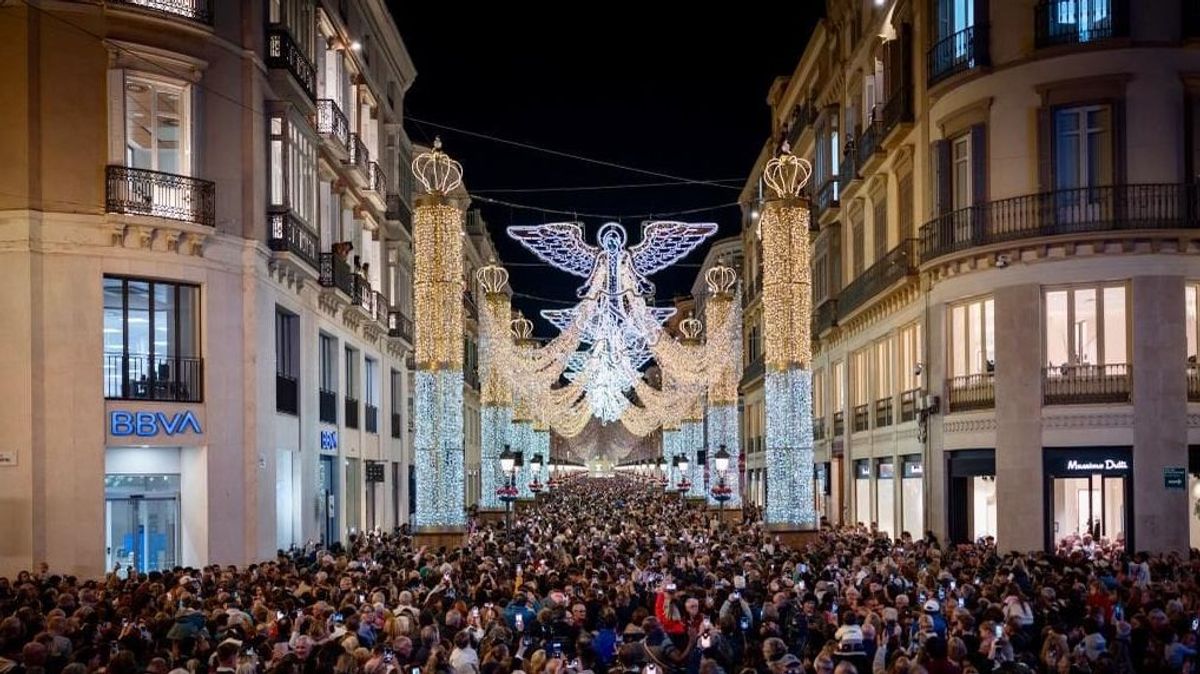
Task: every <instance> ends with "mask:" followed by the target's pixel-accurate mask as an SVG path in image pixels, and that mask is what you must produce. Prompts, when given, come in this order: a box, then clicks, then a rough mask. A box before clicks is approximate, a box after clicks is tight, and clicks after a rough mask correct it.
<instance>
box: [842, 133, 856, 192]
mask: <svg viewBox="0 0 1200 674" xmlns="http://www.w3.org/2000/svg"><path fill="white" fill-rule="evenodd" d="M857 159H858V151H857V150H855V149H854V144H853V143H848V144H847V145H846V151H845V153H843V154H842V159H841V163H840V164H838V179H837V184H838V194H839V196H840V195H841V194H845V192H846V188H848V187H850V183H852V182H854V181H855V180H858V178H859V176H858V161H857Z"/></svg>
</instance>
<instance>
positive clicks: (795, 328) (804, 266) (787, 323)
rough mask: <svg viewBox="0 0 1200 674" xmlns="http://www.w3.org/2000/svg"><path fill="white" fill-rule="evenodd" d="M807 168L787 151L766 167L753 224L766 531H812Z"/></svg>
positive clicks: (809, 269) (810, 304)
mask: <svg viewBox="0 0 1200 674" xmlns="http://www.w3.org/2000/svg"><path fill="white" fill-rule="evenodd" d="M811 175H812V165H811V164H809V162H808V161H806V160H804V159H801V158H799V157H796V156H795V155H793V154H791V153H790V152H788V151H787V150H786V148H785V150H784V152H783V154H781V155H780V156H778V157H775V158H773V159H771V160H770V161H768V162H767V165H766V167H765V168H764V170H763V181H764V182H765V183H766V184H767V185H768V187H770V189H771V190H772V191H773V192H774V195H775V198H774V199H772V200H770V201H768V202H767V204H766V208H765V211H764V212H763V214H762V218H761V220H760V221H759V235H760V236H761V237H762V250H763V346H764V363H765V366H766V372H765V375H764V389H765V394H766V417H767V429H766V431H767V437H766V465H767V484H768V485H769V488H768V491H767V503H766V508H765V510H764V513H763V518H764V521H765V522H766V523H767V524H768V525H782V526H796V527H800V528H816V526H817V514H816V509H815V504H814V501H813V484H812V474H813V448H812V445H813V441H812V373H811V372H809V371H808V368H809V367H810V363H811V361H812V343H811V342H812V336H811V334H810V330H811V317H812V277H811V268H810V257H809V234H808V230H809V209H808V207H807V204H806V203H805V202H804V200H803V199H802V198H801V197H800V193H801V190H803V188H804V185H805V184H806V183H807V182H808V179H809V177H810V176H811Z"/></svg>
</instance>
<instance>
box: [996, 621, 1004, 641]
mask: <svg viewBox="0 0 1200 674" xmlns="http://www.w3.org/2000/svg"><path fill="white" fill-rule="evenodd" d="M995 632H996V638H997V639H999V638H1000V637H1002V636H1004V625H1001V624H1000V623H996V627H995Z"/></svg>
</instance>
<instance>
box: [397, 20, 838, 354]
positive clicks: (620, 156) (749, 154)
mask: <svg viewBox="0 0 1200 674" xmlns="http://www.w3.org/2000/svg"><path fill="white" fill-rule="evenodd" d="M824 4H825V3H824V2H822V1H820V0H803V1H802V2H795V3H787V4H786V5H784V7H786V9H782V10H781V9H779V8H777V7H773V8H772V9H771V11H770V13H769V14H768V13H767V12H766V11H760V10H765V9H766V6H765V5H764V6H760V7H755V8H751V7H745V8H743V10H742V11H741V12H740V13H739V12H728V11H722V12H720V13H719V14H717V15H712V16H699V15H698V14H692V15H689V16H688V17H686V18H683V17H680V16H678V15H672V13H671V12H667V11H663V10H661V9H660V10H659V11H654V12H625V11H616V10H614V9H613V7H614V5H613V4H610V3H603V4H600V5H593V6H594V7H604V8H606V9H607V10H608V11H604V12H594V13H593V14H591V15H587V14H586V13H584V12H585V11H586V10H585V9H584V7H585V6H582V5H580V4H576V3H568V4H564V5H561V7H560V8H558V9H555V10H551V11H532V9H531V8H528V7H526V6H524V5H523V4H521V3H479V5H478V6H477V5H447V4H439V3H412V2H399V1H398V0H389V2H388V5H389V7H390V8H391V10H392V14H393V16H394V17H395V20H396V24H397V25H398V26H399V28H400V33H401V35H402V36H403V38H404V41H405V43H406V45H407V47H408V50H409V53H410V54H411V56H412V59H413V61H414V63H415V64H416V68H417V79H416V83H415V84H414V86H413V88H412V89H411V90H410V91H409V94H408V96H407V98H406V101H405V115H406V117H407V129H408V133H409V136H410V137H411V138H412V139H413V141H414V142H418V143H429V142H431V141H432V140H433V137H434V136H435V135H439V134H440V135H441V136H442V139H443V142H444V143H445V149H446V150H447V151H448V152H449V153H450V154H451V156H453V157H454V158H456V159H458V160H459V161H461V162H462V163H463V166H464V172H465V176H466V184H467V188H468V190H469V191H470V193H471V194H472V196H477V197H487V198H491V199H499V200H503V201H506V202H511V203H515V204H521V205H523V206H536V207H540V208H547V209H561V210H566V211H572V212H578V213H580V214H584V213H590V214H598V215H601V214H602V215H618V216H622V217H620V218H600V217H588V216H583V215H581V217H580V218H578V219H582V221H583V222H585V223H586V226H587V231H588V242H589V243H594V240H593V239H592V237H593V236H594V235H595V232H596V230H597V229H598V228H599V226H600V225H601V224H603V223H604V222H606V221H608V220H609V219H616V220H619V221H620V222H621V223H622V224H624V225H625V226H626V228H627V229H629V230H630V240H631V243H636V241H637V240H638V239H639V238H640V223H641V222H642V220H643V219H644V218H643V217H640V216H641V215H642V214H647V213H655V214H667V213H672V212H677V211H683V210H688V209H696V208H706V207H716V206H720V208H714V209H713V210H707V211H704V212H701V213H694V214H688V215H677V216H671V217H673V218H674V219H679V220H688V221H695V222H717V223H719V224H720V226H721V232H720V234H719V236H720V237H725V236H730V235H733V234H736V233H737V231H738V229H739V227H740V211H739V209H738V208H737V206H736V205H734V202H736V201H737V198H738V192H739V190H740V189H741V187H742V185H743V183H744V181H745V176H746V175H747V174H748V173H749V171H750V170H751V168H752V167H753V163H754V160H755V159H756V157H757V155H758V152H759V150H760V148H761V147H762V143H763V141H764V140H765V139H766V137H767V134H769V133H770V119H769V109H768V107H767V104H766V95H767V90H768V88H769V87H770V85H771V82H772V81H773V80H774V79H775V78H776V77H777V76H781V75H788V74H790V73H791V71H792V69H793V68H794V67H795V65H796V62H797V60H798V59H799V57H800V54H801V53H802V52H803V50H804V45H805V41H806V40H807V39H808V36H809V34H810V33H811V31H812V28H813V26H814V25H815V23H816V21H817V19H818V18H819V17H820V15H821V14H823V12H824ZM690 7H693V8H694V7H696V5H691V6H690ZM455 8H457V10H456V9H455ZM456 12H458V13H456ZM683 26H687V27H686V28H684V27H683ZM429 122H432V123H434V124H440V125H445V126H450V127H456V128H459V129H463V130H466V131H470V132H472V133H475V134H482V135H486V136H495V137H499V138H503V139H507V140H512V141H519V142H521V143H526V144H529V145H534V146H538V147H542V148H548V149H552V150H555V151H559V152H564V153H569V154H573V155H580V156H584V157H588V158H591V159H597V160H602V161H606V162H612V163H616V164H621V165H625V166H631V167H636V168H639V169H645V170H648V171H654V172H659V173H664V174H669V175H671V176H678V177H682V178H687V179H692V180H703V181H720V180H724V181H725V182H723V183H722V184H723V185H725V186H727V187H720V186H710V185H691V184H684V185H669V186H657V187H640V188H624V189H607V190H590V191H556V192H545V191H504V192H501V191H497V190H531V189H544V188H560V187H580V186H613V185H626V184H630V183H661V182H664V181H669V180H670V179H667V178H661V177H655V176H652V175H643V174H638V173H634V172H630V171H626V170H618V169H613V168H607V167H601V166H595V165H591V164H588V163H585V162H582V161H578V160H574V159H567V158H561V157H556V156H552V155H550V154H546V153H542V152H537V151H533V150H529V149H522V148H517V147H512V146H509V145H504V144H501V143H497V142H494V141H491V140H487V139H483V138H478V137H472V136H470V135H465V134H463V133H458V132H455V131H450V130H446V129H440V128H437V127H435V126H433V125H432V124H429ZM475 205H476V206H479V207H481V208H482V210H483V214H484V217H485V219H486V220H487V222H488V224H489V227H490V229H491V233H492V238H493V240H494V241H495V242H496V245H497V247H498V248H499V251H500V256H501V258H502V260H503V262H504V263H505V265H506V266H508V268H509V271H510V272H511V274H512V277H511V285H512V286H513V289H514V292H515V293H516V294H517V297H516V298H515V300H516V304H517V305H518V306H519V307H520V308H522V309H523V310H524V311H525V313H526V314H527V315H530V314H531V313H534V312H535V311H536V310H537V309H541V308H547V307H554V306H561V305H562V303H563V302H566V301H569V300H571V298H573V297H574V291H575V289H576V288H577V287H578V286H580V285H582V283H583V279H580V278H578V277H574V276H570V275H568V274H565V273H563V272H559V271H557V270H554V269H552V268H549V267H547V266H544V265H541V264H540V263H538V264H534V263H536V262H537V258H535V257H534V256H533V255H532V254H530V253H529V252H527V251H525V250H524V248H522V247H520V246H519V245H518V244H516V243H515V242H513V241H512V240H511V239H509V238H508V237H507V235H506V234H505V233H504V229H505V228H506V227H508V226H509V225H519V224H520V225H528V224H537V223H541V222H560V221H568V220H576V219H577V218H575V217H572V216H570V215H561V214H554V213H545V212H539V211H537V210H529V209H524V208H520V209H518V208H513V207H510V206H504V205H498V204H489V203H483V202H481V201H480V200H478V199H477V200H476V201H475ZM663 219H665V218H663ZM706 249H707V244H706V245H705V246H704V247H702V248H701V249H700V250H698V251H696V252H693V253H692V254H691V255H690V256H689V257H688V258H686V259H685V260H684V261H683V264H682V265H680V266H677V267H675V268H673V269H669V270H667V271H664V272H661V273H660V274H658V275H656V276H655V277H653V279H652V280H653V281H654V282H655V283H656V285H657V299H658V300H659V302H665V301H668V300H670V299H671V298H672V297H674V296H676V295H681V294H687V293H688V292H689V291H690V287H691V283H692V280H693V279H694V278H695V274H696V271H697V269H696V268H697V266H698V265H699V263H700V262H701V261H702V260H703V258H704V253H705V250H706ZM531 295H532V296H536V297H544V298H551V299H557V300H559V303H558V304H554V303H550V302H539V301H535V300H533V299H531V298H530V297H528V296H531ZM572 303H573V302H572ZM551 333H552V330H551V329H550V328H549V327H548V326H547V325H545V324H541V325H539V330H538V335H539V336H550V335H551Z"/></svg>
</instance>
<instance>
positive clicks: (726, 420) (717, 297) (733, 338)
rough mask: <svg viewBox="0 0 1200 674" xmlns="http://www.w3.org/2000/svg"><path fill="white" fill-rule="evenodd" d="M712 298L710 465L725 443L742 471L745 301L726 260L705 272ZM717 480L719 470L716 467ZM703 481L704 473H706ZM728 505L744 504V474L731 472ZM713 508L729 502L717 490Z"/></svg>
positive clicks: (708, 319)
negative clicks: (740, 404) (740, 411)
mask: <svg viewBox="0 0 1200 674" xmlns="http://www.w3.org/2000/svg"><path fill="white" fill-rule="evenodd" d="M704 282H705V284H706V285H707V287H708V299H707V300H706V301H705V303H704V322H705V324H706V325H707V328H708V336H707V339H708V343H707V345H706V349H705V353H706V354H707V357H708V359H709V367H710V368H711V370H710V375H709V379H708V407H707V410H706V412H705V419H704V422H705V426H706V428H707V433H705V446H706V447H707V452H706V453H707V455H708V456H707V459H708V463H709V465H713V463H712V462H713V460H714V457H715V456H716V455H717V451H718V450H720V448H721V447H724V448H725V451H726V452H728V454H729V465H730V466H731V467H730V470H733V471H736V470H737V469H738V466H739V465H740V464H739V459H738V457H739V456H740V455H741V453H742V450H741V445H740V444H739V438H740V434H739V432H738V408H737V403H738V383H739V382H740V381H741V378H742V303H741V298H740V297H739V296H738V292H737V272H735V271H734V270H733V268H731V267H727V266H725V265H724V264H717V265H715V266H713V267H712V268H711V269H709V270H708V272H706V273H705V275H704ZM710 477H711V478H712V479H713V484H716V480H717V476H716V472H715V471H710ZM701 479H703V477H701ZM725 486H726V487H728V488H729V490H730V491H729V498H728V499H727V500H725V502H724V503H728V504H729V506H730V507H731V508H734V509H740V508H741V507H742V493H741V484H740V480H738V476H737V475H736V474H735V475H733V476H729V475H727V476H726V477H725ZM706 496H707V497H708V504H709V506H710V507H716V508H723V507H724V503H723V502H722V501H718V500H717V499H715V498H713V494H712V489H711V488H710V489H709V490H708V493H707V494H706Z"/></svg>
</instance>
